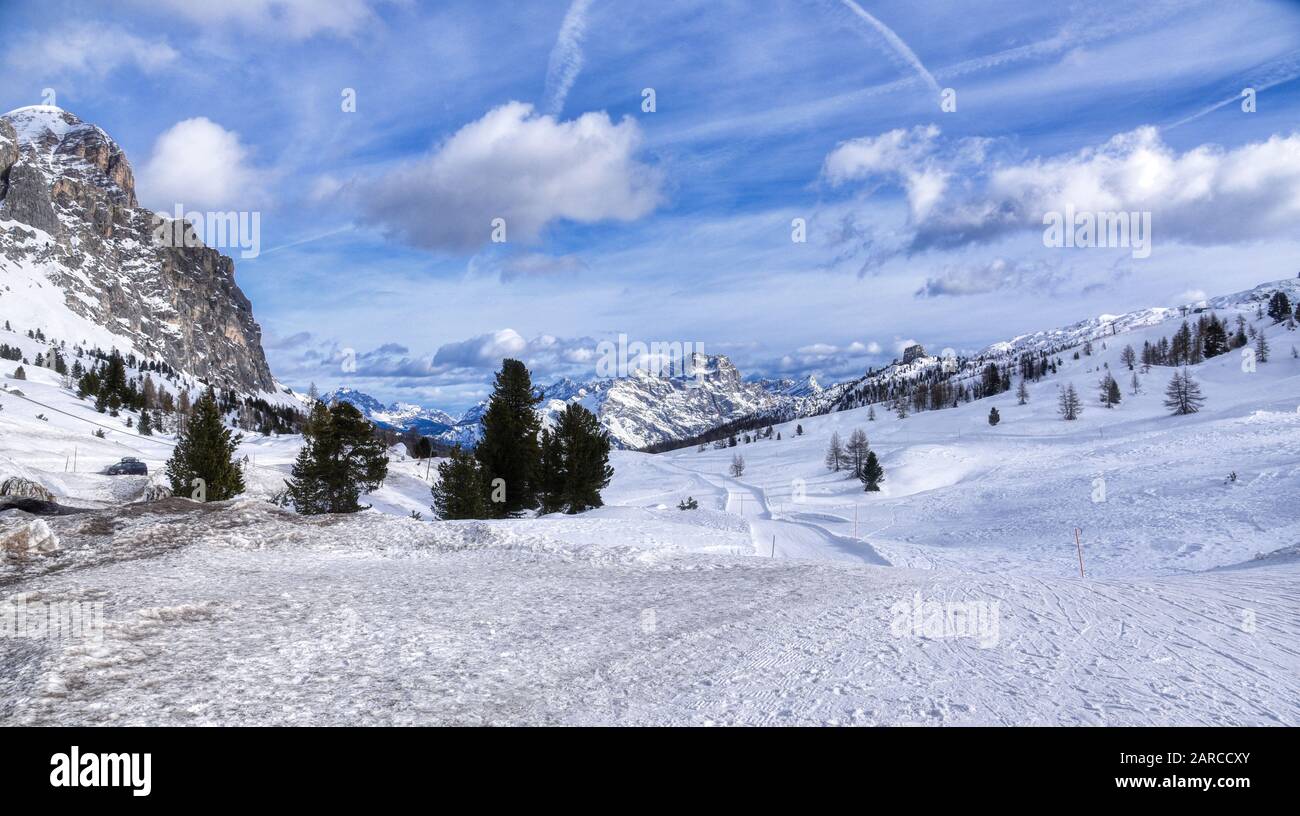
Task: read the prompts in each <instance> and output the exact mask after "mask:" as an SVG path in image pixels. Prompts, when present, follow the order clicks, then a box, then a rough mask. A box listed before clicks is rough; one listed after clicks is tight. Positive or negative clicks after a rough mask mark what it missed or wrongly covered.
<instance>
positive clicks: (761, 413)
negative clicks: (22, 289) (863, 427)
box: [325, 278, 1300, 448]
mask: <svg viewBox="0 0 1300 816" xmlns="http://www.w3.org/2000/svg"><path fill="white" fill-rule="evenodd" d="M1276 291H1282V292H1285V293H1287V296H1288V297H1289V298H1290V299H1291V301H1292V302H1293V303H1296V302H1300V279H1294V278H1288V279H1283V280H1279V281H1272V282H1268V283H1262V284H1260V285H1258V286H1256V287H1254V288H1253V289H1249V290H1245V291H1242V292H1236V293H1233V294H1229V295H1222V296H1219V297H1215V298H1211V299H1209V300H1203V301H1196V302H1193V303H1188V304H1182V305H1179V306H1171V307H1154V308H1149V309H1141V310H1137V311H1134V312H1128V313H1125V314H1120V315H1109V314H1103V315H1099V316H1097V317H1094V318H1088V319H1085V320H1081V321H1078V322H1077V323H1073V324H1070V325H1068V326H1065V327H1062V328H1057V329H1047V330H1042V331H1037V332H1031V333H1029V334H1024V335H1020V336H1017V337H1014V338H1012V339H1010V340H1004V341H999V342H996V343H992V344H990V345H988V346H986V347H985V348H984V349H982V350H980V351H979V352H978V353H976V354H974V355H972V356H969V357H958V356H953V357H950V358H947V359H945V358H944V357H943V356H942V355H940V356H935V355H932V354H928V353H926V352H925V350H924V349H922V348H921V347H919V346H915V347H913V349H915V350H914V351H912V353H911V354H909V355H908V358H909V359H907V360H906V361H900V360H895V361H893V362H891V363H889V364H888V365H886V366H884V367H883V368H881V369H879V370H872V371H869V372H867V373H866V374H864V375H863V376H861V377H857V378H854V379H851V380H846V381H843V382H839V383H835V384H833V385H829V386H822V385H821V384H820V383H818V382H817V380H816V378H815V377H813V376H808V377H805V378H803V379H797V380H796V379H777V380H772V379H759V380H754V381H745V380H743V379H742V378H741V376H740V372H739V371H738V370H737V369H736V367H735V366H734V365H733V364H732V362H731V360H730V359H728V358H727V357H726V356H724V355H713V356H705V355H697V357H696V358H695V360H694V361H693V363H694V365H695V367H696V369H697V370H698V371H700V372H702V374H701V376H700V377H699V378H698V379H697V378H694V377H685V376H672V377H659V376H655V375H653V374H650V373H647V372H645V371H640V370H634V371H633V372H632V373H631V374H630V375H629V376H627V377H620V378H605V379H601V378H594V379H591V380H588V381H585V382H578V381H575V380H572V379H569V378H561V379H560V380H557V381H555V382H553V383H551V384H550V385H547V386H544V387H541V388H540V389H539V390H540V393H541V396H542V401H541V403H540V404H539V406H538V412H539V413H540V415H541V416H542V418H543V421H545V422H550V421H551V420H552V418H554V417H555V416H556V415H557V414H558V413H559V412H560V411H563V410H564V407H565V405H567V404H568V403H570V402H577V403H580V404H581V405H583V406H584V407H586V408H587V409H588V410H590V411H591V412H592V413H594V414H596V416H597V418H598V419H599V421H600V423H601V426H602V427H603V428H604V429H605V430H606V431H608V432H609V434H610V437H611V439H612V441H613V442H614V444H615V445H617V446H618V447H622V448H642V447H646V446H648V445H654V444H657V443H663V442H671V441H676V440H681V439H686V438H690V437H692V436H695V435H698V434H701V433H704V432H707V431H709V430H711V429H713V428H716V427H718V426H720V425H724V424H727V423H730V422H735V421H737V420H743V419H751V418H752V419H754V420H756V421H761V422H768V423H775V422H781V421H786V420H789V419H795V418H799V417H804V416H813V415H817V414H823V413H828V412H831V411H838V410H847V409H850V408H854V407H857V406H858V405H860V404H862V403H861V400H860V399H859V397H858V395H860V394H861V393H862V392H863V391H864V390H865V389H868V388H870V387H872V386H884V387H888V386H890V385H899V384H906V383H907V382H909V381H915V380H919V379H922V378H926V377H933V376H934V375H935V372H936V370H937V369H941V368H942V367H944V366H947V367H948V370H947V371H946V372H945V373H946V374H950V375H951V376H952V377H953V378H954V379H956V380H959V381H961V380H969V379H972V378H975V377H978V376H979V375H980V374H981V372H982V370H983V368H984V366H986V365H987V364H988V363H990V362H993V363H997V364H999V365H1006V364H1007V363H1009V362H1011V361H1013V360H1016V359H1018V358H1019V357H1020V355H1022V354H1026V353H1029V354H1055V353H1058V352H1060V351H1062V350H1064V349H1067V348H1071V347H1075V346H1081V345H1083V344H1084V343H1087V342H1089V341H1100V340H1104V339H1105V338H1106V337H1109V336H1111V335H1112V334H1118V333H1122V332H1126V331H1129V330H1132V329H1137V328H1142V327H1146V326H1152V325H1155V324H1158V323H1161V322H1164V321H1166V320H1170V319H1171V318H1176V317H1181V316H1184V315H1188V316H1190V315H1193V314H1195V313H1197V312H1199V311H1205V310H1212V309H1223V308H1229V307H1233V306H1241V305H1243V304H1256V303H1259V304H1263V303H1265V302H1266V301H1267V300H1268V298H1269V297H1270V296H1271V295H1272V294H1273V293H1274V292H1276ZM325 398H326V399H327V400H329V399H342V400H344V401H347V402H350V403H352V404H353V405H356V406H357V408H358V409H360V410H361V412H362V413H363V414H365V415H366V416H367V417H369V418H370V419H372V420H373V421H375V422H377V423H378V424H380V425H383V426H384V427H389V428H394V429H396V430H406V429H408V428H415V429H416V430H418V431H419V432H420V433H422V434H424V435H427V436H430V437H433V438H434V439H435V440H437V441H440V442H444V443H447V444H459V445H464V446H473V445H474V444H475V443H477V441H478V438H479V431H480V426H479V420H480V419H481V417H482V415H483V411H484V410H485V408H486V407H487V402H486V401H483V402H481V403H479V404H477V405H475V406H473V407H471V408H470V409H469V410H467V411H465V412H464V413H463V414H462V415H461V416H459V417H453V416H452V415H450V414H448V413H446V412H444V411H439V410H436V409H429V408H420V407H418V406H414V405H409V404H401V403H392V404H390V405H384V404H382V403H381V402H380V401H378V400H376V399H374V398H373V397H371V396H369V395H367V394H364V393H362V392H360V391H356V390H354V389H350V388H340V389H337V390H336V391H333V392H330V394H328V395H326V396H325Z"/></svg>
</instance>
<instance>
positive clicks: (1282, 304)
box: [1268, 292, 1291, 323]
mask: <svg viewBox="0 0 1300 816" xmlns="http://www.w3.org/2000/svg"><path fill="white" fill-rule="evenodd" d="M1268 316H1269V317H1271V318H1272V319H1273V322H1274V323H1281V322H1282V321H1283V320H1286V319H1287V318H1288V317H1290V316H1291V300H1290V299H1289V298H1288V297H1287V296H1286V293H1285V292H1274V293H1273V297H1271V298H1270V299H1269V301H1268Z"/></svg>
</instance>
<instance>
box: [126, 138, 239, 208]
mask: <svg viewBox="0 0 1300 816" xmlns="http://www.w3.org/2000/svg"><path fill="white" fill-rule="evenodd" d="M248 159H249V156H248V150H247V148H245V147H244V145H243V144H242V143H241V142H240V140H239V134H237V133H235V132H234V131H230V130H226V129H225V128H223V127H222V126H221V125H218V124H217V123H215V122H213V121H211V120H209V119H206V118H204V117H201V116H200V117H198V118H195V119H185V120H184V121H181V122H177V123H176V124H174V125H172V126H171V127H170V128H168V129H167V130H166V131H164V132H163V134H162V135H161V136H159V137H158V140H157V141H156V142H155V143H154V146H153V154H152V155H151V156H150V157H149V161H148V162H146V163H145V165H144V168H143V169H142V171H141V174H140V188H141V189H142V190H143V195H142V198H143V199H144V201H145V202H146V204H147V205H148V206H150V207H153V208H154V209H155V210H158V211H160V212H163V213H170V212H171V211H172V209H173V208H174V207H175V205H176V204H183V205H184V206H185V207H186V208H187V209H213V208H215V209H236V210H256V209H258V208H259V207H260V206H261V205H262V204H263V203H264V200H263V194H264V185H263V183H262V180H261V174H260V173H259V172H258V171H256V170H255V169H254V168H253V167H252V166H251V165H250V164H249V160H248Z"/></svg>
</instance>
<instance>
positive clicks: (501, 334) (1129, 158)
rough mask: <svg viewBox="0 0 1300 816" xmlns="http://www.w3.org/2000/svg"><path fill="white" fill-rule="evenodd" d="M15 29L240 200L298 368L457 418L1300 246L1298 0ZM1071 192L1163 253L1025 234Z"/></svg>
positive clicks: (242, 2)
mask: <svg viewBox="0 0 1300 816" xmlns="http://www.w3.org/2000/svg"><path fill="white" fill-rule="evenodd" d="M83 6H84V7H83ZM209 6H210V7H209ZM3 17H4V20H5V30H6V36H5V38H4V41H3V44H0V67H2V70H3V72H4V76H5V81H4V82H3V83H0V109H4V110H7V109H10V108H15V107H19V106H22V105H27V104H35V103H39V102H41V101H42V94H43V93H44V92H45V90H46V89H52V90H53V91H54V92H55V93H56V101H57V104H59V105H60V106H61V107H64V108H66V109H68V110H70V111H72V112H74V113H76V114H77V115H79V116H80V117H81V118H83V119H85V120H87V121H92V122H95V123H96V124H99V125H100V126H102V127H103V128H104V129H105V130H107V131H108V132H109V133H110V134H111V135H112V136H113V137H114V138H115V139H116V140H117V141H118V142H119V143H120V144H122V146H123V147H124V148H125V149H126V151H127V153H128V156H129V157H130V158H131V160H132V163H133V166H134V167H135V170H136V176H137V182H138V185H137V186H138V193H139V196H140V199H141V201H142V203H143V204H145V205H147V206H150V207H153V208H155V209H161V210H166V211H169V212H170V211H171V210H172V209H173V207H174V205H175V204H176V203H183V204H184V206H185V207H186V208H187V209H197V210H199V211H205V210H218V209H219V210H231V209H233V210H242V211H255V212H258V213H260V217H261V230H262V233H261V242H260V243H261V254H260V255H259V256H258V257H257V258H250V259H243V260H239V259H237V263H236V268H237V278H238V280H239V283H240V285H241V287H242V288H243V289H244V291H245V292H246V293H247V294H248V295H249V297H250V298H251V300H252V302H253V306H254V313H255V315H256V316H257V318H258V320H259V322H260V323H261V325H262V327H263V331H264V336H265V337H264V339H265V346H266V349H267V354H268V357H269V359H270V361H271V365H272V369H273V371H274V372H275V374H276V375H277V377H279V378H280V379H281V380H282V381H284V382H286V383H288V384H290V385H292V386H294V387H296V388H305V387H306V386H307V384H308V383H309V382H315V383H317V385H318V386H319V387H321V388H322V389H326V388H331V387H334V386H336V385H350V386H353V387H357V388H361V389H362V390H365V391H368V392H370V393H372V394H374V395H376V396H378V397H380V398H381V399H384V400H395V399H396V400H403V401H409V402H417V403H422V404H426V405H432V406H436V407H441V408H445V409H448V410H453V411H454V410H458V409H463V408H465V407H467V406H468V405H470V404H472V403H474V402H476V401H477V400H478V399H480V398H481V397H482V396H483V395H484V394H485V393H486V390H487V387H488V384H489V382H490V378H491V373H492V370H493V369H494V368H495V367H496V366H497V364H498V362H499V359H500V357H501V356H503V355H509V356H516V357H521V358H523V359H525V360H527V361H528V362H529V363H530V365H531V366H532V367H533V369H534V376H535V378H536V379H537V380H539V381H542V382H549V381H550V380H552V379H555V378H557V377H559V376H565V375H567V376H571V377H574V378H587V377H591V376H594V374H595V358H594V354H593V352H594V349H595V346H596V343H597V342H599V341H600V340H603V339H608V338H613V337H615V336H617V335H618V334H620V333H624V334H626V335H628V337H629V339H631V340H642V341H644V342H647V343H649V342H652V341H665V342H671V341H681V342H694V343H702V344H703V346H704V348H705V349H706V350H707V351H709V352H711V353H724V354H727V355H729V356H730V357H731V358H732V359H733V360H734V361H735V362H736V364H737V365H738V366H739V368H740V369H741V371H742V372H743V373H745V374H746V375H765V376H804V375H807V374H810V373H812V374H816V375H817V376H818V377H819V379H822V380H823V381H833V380H837V379H845V378H848V377H851V376H854V375H857V374H860V373H861V372H862V371H864V370H865V369H866V368H867V367H868V366H873V365H874V366H879V365H882V364H884V363H887V362H888V361H889V360H890V359H892V358H893V357H895V356H896V355H897V354H898V350H899V348H900V346H901V345H903V344H906V343H908V342H911V341H919V342H922V343H924V344H925V345H927V346H929V347H933V348H936V349H937V348H943V347H952V348H955V349H958V350H964V351H973V350H976V349H978V348H980V347H982V346H984V345H986V344H987V343H990V342H993V341H996V340H999V339H1004V338H1006V337H1009V336H1013V335H1015V334H1018V333H1023V332H1027V331H1032V330H1035V329H1039V328H1045V327H1048V326H1052V325H1057V324H1064V323H1068V322H1072V321H1074V320H1078V319H1081V318H1084V317H1088V316H1092V315H1095V314H1099V313H1103V312H1111V313H1113V312H1120V311H1125V310H1129V309H1135V308H1142V307H1146V306H1150V305H1157V304H1169V303H1174V302H1178V301H1180V300H1187V299H1195V298H1197V297H1198V296H1200V295H1199V293H1204V294H1205V295H1214V294H1220V293H1224V292H1229V291H1235V290H1237V289H1242V288H1248V287H1250V286H1253V285H1255V284H1256V283H1259V282H1261V281H1264V280H1269V279H1274V278H1281V277H1290V276H1293V275H1295V274H1296V272H1297V271H1300V260H1297V255H1296V249H1297V236H1300V233H1298V232H1297V230H1296V226H1297V220H1300V135H1297V134H1296V124H1295V123H1296V121H1297V119H1296V113H1297V111H1298V110H1300V107H1298V106H1297V103H1298V102H1300V81H1297V77H1300V6H1298V5H1297V4H1294V3H1281V2H1239V3H1231V4H1225V3H1219V2H1144V3H1136V2H1134V3H1109V2H1095V3H1086V4H1084V3H1074V4H1055V3H1024V2H1019V3H1013V2H980V0H975V1H974V2H963V3H926V2H916V0H908V1H907V2H860V3H851V2H846V0H790V1H789V2H772V3H740V2H735V3H732V2H671V1H670V2H659V3H654V4H640V3H638V4H633V3H627V2H620V3H615V2H606V1H603V0H589V1H588V2H584V0H577V2H553V3H552V2H533V3H505V2H501V3H490V2H489V3H483V2H476V3H455V2H452V3H438V4H428V3H419V2H382V1H381V0H374V1H373V2H372V1H371V0H339V2H332V3H310V2H297V1H294V2H290V0H228V2H224V3H220V4H195V3H190V2H185V0H149V2H144V0H139V2H136V1H135V0H123V1H122V2H119V3H115V4H113V5H112V6H111V7H109V6H101V5H99V4H73V3H66V2H59V0H43V2H40V3H34V2H32V3H29V2H25V0H18V2H7V3H5V5H4V11H3ZM647 88H649V89H653V91H654V98H655V110H654V111H653V112H647V111H645V110H643V91H644V90H645V89H647ZM1245 88H1253V89H1255V110H1254V111H1253V112H1246V111H1244V110H1243V109H1242V99H1241V97H1240V95H1241V93H1242V91H1243V89H1245ZM347 89H352V90H353V91H355V100H356V104H355V110H354V111H345V110H344V109H343V108H344V105H343V101H344V94H345V92H346V90H347ZM944 89H951V90H952V92H953V94H954V96H953V97H952V98H954V99H955V102H956V105H955V110H943V109H941V106H940V98H939V96H938V95H937V94H936V91H939V92H942V91H943V90H944ZM1067 205H1068V206H1071V207H1075V208H1077V209H1080V210H1095V211H1099V212H1100V211H1123V212H1128V211H1134V212H1137V211H1145V212H1150V213H1151V218H1152V225H1153V226H1152V234H1151V250H1152V251H1151V253H1150V257H1146V258H1136V257H1134V253H1132V252H1131V251H1130V250H1129V249H1127V248H1053V247H1047V246H1044V241H1043V227H1042V221H1041V218H1042V215H1043V213H1044V212H1045V211H1049V210H1056V209H1060V208H1062V207H1064V206H1067ZM497 217H501V218H504V219H505V224H506V236H507V240H506V241H505V242H504V243H493V242H492V240H491V237H492V226H491V222H492V220H493V219H494V218H497ZM796 218H802V219H804V220H805V222H806V224H807V241H806V242H802V243H799V242H795V241H793V240H791V235H792V220H793V219H796ZM349 349H350V350H352V351H353V352H354V353H355V362H356V366H355V370H348V369H351V368H352V367H351V366H344V365H343V362H344V361H345V360H346V359H349V356H348V354H347V350H349Z"/></svg>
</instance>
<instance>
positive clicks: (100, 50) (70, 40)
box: [8, 23, 180, 76]
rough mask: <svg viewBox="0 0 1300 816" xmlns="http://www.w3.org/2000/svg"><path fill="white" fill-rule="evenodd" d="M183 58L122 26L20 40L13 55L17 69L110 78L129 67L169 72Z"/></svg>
mask: <svg viewBox="0 0 1300 816" xmlns="http://www.w3.org/2000/svg"><path fill="white" fill-rule="evenodd" d="M178 56H180V55H179V54H178V53H177V52H176V49H174V48H172V47H171V46H170V45H168V44H167V41H166V40H146V39H144V38H143V37H139V36H136V35H135V34H132V33H131V32H129V31H126V30H125V29H122V28H121V27H119V26H114V25H105V24H101V23H73V24H69V25H67V26H65V27H63V28H62V29H58V30H55V31H51V32H47V33H45V34H42V35H40V36H31V37H27V38H25V39H23V40H20V41H19V42H18V43H17V44H16V45H15V46H14V48H13V49H12V50H11V51H10V52H9V57H8V62H9V64H10V65H12V66H14V67H15V68H19V69H24V70H40V71H41V72H42V73H44V74H46V75H51V76H53V75H58V74H60V73H70V72H76V73H88V74H98V75H103V74H108V73H112V72H113V71H115V70H116V69H118V68H121V67H122V66H125V65H134V66H135V67H136V68H138V69H140V70H141V71H146V72H150V73H152V72H155V71H158V70H160V69H162V68H166V67H167V66H169V65H171V64H172V63H173V62H175V61H176V58H177V57H178Z"/></svg>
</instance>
